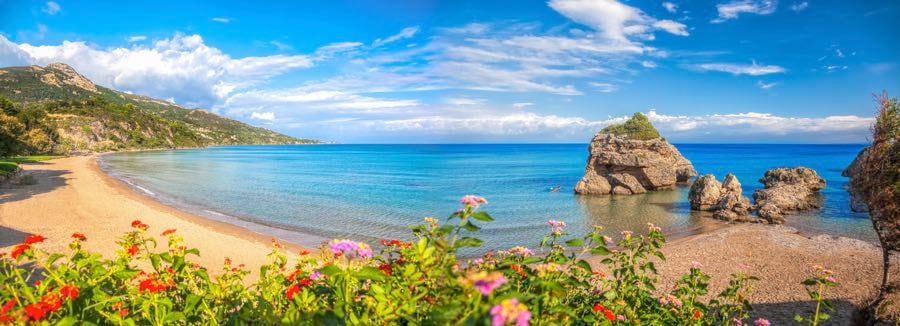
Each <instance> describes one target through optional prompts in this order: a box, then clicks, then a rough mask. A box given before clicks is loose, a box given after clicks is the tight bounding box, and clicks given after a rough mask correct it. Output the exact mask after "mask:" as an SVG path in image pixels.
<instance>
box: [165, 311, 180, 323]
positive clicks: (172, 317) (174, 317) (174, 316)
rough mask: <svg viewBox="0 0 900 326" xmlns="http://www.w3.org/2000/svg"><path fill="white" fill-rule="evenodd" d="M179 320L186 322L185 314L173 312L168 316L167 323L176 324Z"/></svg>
mask: <svg viewBox="0 0 900 326" xmlns="http://www.w3.org/2000/svg"><path fill="white" fill-rule="evenodd" d="M179 320H184V314H183V313H181V312H180V311H173V312H170V313H169V314H167V315H166V321H167V322H174V321H179Z"/></svg>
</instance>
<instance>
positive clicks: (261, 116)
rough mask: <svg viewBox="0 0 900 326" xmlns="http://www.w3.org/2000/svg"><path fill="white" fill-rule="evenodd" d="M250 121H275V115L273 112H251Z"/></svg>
mask: <svg viewBox="0 0 900 326" xmlns="http://www.w3.org/2000/svg"><path fill="white" fill-rule="evenodd" d="M250 119H254V120H263V121H275V113H274V112H253V113H251V114H250Z"/></svg>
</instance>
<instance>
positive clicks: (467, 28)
mask: <svg viewBox="0 0 900 326" xmlns="http://www.w3.org/2000/svg"><path fill="white" fill-rule="evenodd" d="M490 27H491V25H490V24H485V23H468V24H465V25H463V26H460V27H446V28H441V30H442V31H443V32H445V33H448V34H484V33H485V32H487V31H488V29H490Z"/></svg>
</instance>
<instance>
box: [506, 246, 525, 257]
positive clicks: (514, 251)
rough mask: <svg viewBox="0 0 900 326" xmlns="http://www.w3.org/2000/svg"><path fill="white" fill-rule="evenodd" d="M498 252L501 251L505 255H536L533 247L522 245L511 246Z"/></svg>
mask: <svg viewBox="0 0 900 326" xmlns="http://www.w3.org/2000/svg"><path fill="white" fill-rule="evenodd" d="M497 253H499V254H501V255H505V256H517V257H529V256H534V251H532V250H531V249H528V248H525V247H522V246H515V247H512V248H509V250H501V251H498V252H497Z"/></svg>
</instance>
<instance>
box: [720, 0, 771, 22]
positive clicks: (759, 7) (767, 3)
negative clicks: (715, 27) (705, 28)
mask: <svg viewBox="0 0 900 326" xmlns="http://www.w3.org/2000/svg"><path fill="white" fill-rule="evenodd" d="M777 8H778V1H777V0H738V1H732V2H729V3H721V4H718V5H716V10H717V11H718V12H719V16H718V17H717V18H715V19H713V20H712V21H711V22H712V23H722V22H724V21H726V20H729V19H737V18H738V16H739V15H740V14H742V13H748V14H757V15H768V14H771V13H773V12H775V10H776V9H777Z"/></svg>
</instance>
